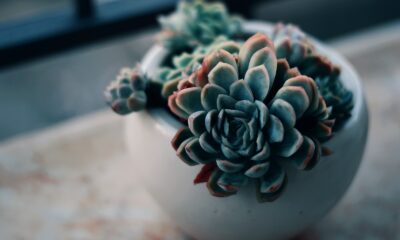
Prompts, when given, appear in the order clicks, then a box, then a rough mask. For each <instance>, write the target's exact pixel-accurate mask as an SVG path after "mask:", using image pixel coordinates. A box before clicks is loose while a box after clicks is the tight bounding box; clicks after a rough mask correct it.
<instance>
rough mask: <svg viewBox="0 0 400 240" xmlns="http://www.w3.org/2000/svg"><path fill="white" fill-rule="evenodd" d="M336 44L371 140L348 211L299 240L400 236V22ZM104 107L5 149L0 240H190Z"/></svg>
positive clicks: (0, 169) (344, 206)
mask: <svg viewBox="0 0 400 240" xmlns="http://www.w3.org/2000/svg"><path fill="white" fill-rule="evenodd" d="M331 45H332V46H333V47H334V48H336V49H337V50H338V51H339V52H341V53H342V54H344V55H345V56H346V57H347V58H348V59H349V60H350V62H351V63H352V64H353V65H354V66H355V67H356V69H357V70H358V72H359V74H360V75H361V78H362V80H363V85H364V88H365V93H366V97H367V102H368V105H369V110H370V112H369V114H370V129H369V139H368V143H367V147H366V152H365V155H364V159H363V162H362V164H361V167H360V169H359V171H358V174H357V176H356V178H355V179H354V182H353V184H352V185H351V187H350V189H349V191H348V192H347V194H346V195H345V197H344V198H343V199H342V200H341V201H340V202H339V204H338V205H337V206H336V207H335V208H334V209H333V210H332V211H331V212H330V213H329V214H328V215H327V217H325V218H324V219H322V220H321V221H320V222H318V223H316V224H315V225H313V226H312V227H310V228H309V229H307V230H306V231H305V232H303V233H302V234H300V235H299V236H297V237H296V238H295V239H297V240H299V239H312V240H313V239H400V187H399V180H400V179H399V172H400V157H399V153H398V151H399V148H398V147H399V143H400V104H399V103H400V102H399V97H398V95H399V93H400V65H399V62H400V23H399V22H397V23H396V24H392V25H390V26H387V27H384V28H379V29H375V30H372V31H368V32H364V33H359V34H357V35H354V36H350V37H346V38H343V39H338V40H336V41H333V42H331ZM123 130H124V126H123V120H122V118H120V117H118V116H115V115H114V114H113V113H111V112H110V111H107V110H104V111H100V112H96V113H92V114H89V115H85V116H82V117H79V118H75V119H73V120H70V121H68V122H64V123H62V124H59V125H56V126H54V127H51V128H47V129H45V130H41V131H37V132H34V133H30V134H25V135H20V136H18V137H15V138H13V139H9V140H7V141H4V142H2V143H0V239H5V240H8V239H41V240H42V239H43V240H47V239H135V240H136V239H138V240H153V239H154V240H155V239H158V240H169V239H174V240H179V239H190V237H188V236H185V235H184V234H183V233H182V232H181V231H180V229H179V228H178V227H176V226H174V225H173V224H172V223H171V222H172V221H170V220H169V219H168V217H166V216H165V215H164V214H163V213H162V211H161V209H159V208H158V207H157V205H156V204H155V202H154V201H153V200H152V199H151V197H150V196H149V195H148V194H147V193H146V192H145V191H144V190H143V189H142V188H141V187H140V183H139V182H138V181H136V179H135V171H136V170H135V169H133V167H132V161H131V159H130V157H129V156H128V154H127V151H126V149H125V147H124V143H123Z"/></svg>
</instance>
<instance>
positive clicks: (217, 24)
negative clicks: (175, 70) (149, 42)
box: [159, 0, 241, 51]
mask: <svg viewBox="0 0 400 240" xmlns="http://www.w3.org/2000/svg"><path fill="white" fill-rule="evenodd" d="M159 22H160V24H161V26H162V29H163V30H162V32H161V34H160V36H159V38H160V40H161V43H162V44H163V45H164V46H166V47H167V48H169V49H170V50H172V51H182V50H186V49H193V48H195V47H196V46H199V45H207V44H210V43H212V42H213V41H214V40H215V39H216V38H217V37H218V36H221V35H222V36H226V37H228V38H229V37H232V36H234V35H236V34H238V33H240V32H241V19H240V18H239V17H236V16H230V15H229V13H228V11H227V10H226V8H225V6H224V5H223V4H221V3H204V1H200V0H196V1H182V2H180V3H179V5H178V8H177V10H176V11H175V12H174V13H172V14H171V15H169V16H164V17H161V18H159Z"/></svg>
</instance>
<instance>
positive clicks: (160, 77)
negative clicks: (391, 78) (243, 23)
mask: <svg viewBox="0 0 400 240" xmlns="http://www.w3.org/2000/svg"><path fill="white" fill-rule="evenodd" d="M239 47H240V44H239V43H238V42H235V41H231V40H228V39H227V38H226V37H223V36H220V37H218V38H217V39H215V40H214V41H213V42H212V43H211V44H209V45H207V46H198V47H196V48H195V50H194V51H193V52H192V53H187V52H183V53H181V54H180V55H177V56H174V57H173V58H172V66H171V67H163V68H161V69H160V70H159V72H158V74H157V76H156V77H155V78H156V80H157V81H159V82H162V83H163V89H162V95H163V97H164V98H168V96H170V95H171V94H172V93H173V92H174V91H176V90H177V88H178V85H179V83H182V80H185V79H187V78H188V77H189V76H190V75H191V74H192V73H193V72H195V71H196V70H197V69H198V68H200V67H201V64H202V62H203V58H204V56H205V55H206V54H209V53H211V52H213V51H216V50H219V49H224V50H226V51H228V52H230V53H232V54H237V53H238V52H239Z"/></svg>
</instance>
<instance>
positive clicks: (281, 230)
mask: <svg viewBox="0 0 400 240" xmlns="http://www.w3.org/2000/svg"><path fill="white" fill-rule="evenodd" d="M245 29H246V30H247V31H248V32H266V33H268V32H269V31H271V25H269V24H265V23H257V22H248V23H246V25H245ZM316 45H317V47H318V48H319V50H320V51H321V52H323V54H325V55H326V56H328V57H329V58H330V59H331V60H332V61H333V62H335V63H336V64H338V65H340V66H341V68H342V79H343V80H344V81H345V84H346V85H347V87H348V88H349V89H351V91H352V92H353V94H354V101H355V105H354V109H353V110H352V117H351V118H350V119H349V120H348V121H347V123H346V124H345V126H344V127H343V128H342V129H341V131H339V132H337V133H336V134H335V137H334V138H332V139H331V140H330V141H328V142H327V143H326V145H327V146H328V147H330V148H331V149H332V150H333V152H334V153H333V155H331V156H329V157H322V159H321V161H320V162H319V164H318V165H317V166H316V167H315V168H314V169H312V170H311V171H299V170H296V169H294V168H293V167H289V166H287V167H286V171H287V175H288V184H287V187H286V189H285V191H284V193H283V194H282V195H281V196H280V197H279V198H278V199H277V200H275V201H274V202H271V203H262V204H260V203H258V202H257V200H256V196H255V189H254V186H252V185H250V186H248V187H246V188H243V189H240V190H239V192H238V194H236V195H233V196H230V197H227V198H216V197H213V196H211V195H210V194H209V193H208V190H207V188H206V186H205V185H204V184H199V185H193V179H194V177H195V176H196V175H197V173H198V172H199V170H200V168H201V166H195V167H190V166H187V165H186V164H184V163H183V162H182V161H181V160H179V159H178V157H177V156H176V154H175V151H174V149H173V148H172V147H171V144H170V141H171V139H172V137H173V136H174V134H175V132H176V131H177V129H178V128H179V127H180V125H181V124H180V123H179V122H177V121H176V120H175V119H174V118H172V117H171V116H170V115H169V113H167V112H166V111H164V110H152V111H143V112H140V113H134V114H131V115H130V116H129V117H127V118H126V136H127V138H126V139H127V140H126V143H127V146H128V148H129V151H130V153H131V157H132V160H133V161H135V167H136V168H135V169H134V173H135V174H136V175H137V176H138V177H139V180H140V182H141V184H142V185H143V186H144V187H145V188H146V189H147V190H148V192H149V193H150V194H151V195H152V196H153V197H154V198H155V200H156V201H157V202H158V203H159V205H160V206H161V207H162V209H163V210H164V211H165V212H166V213H167V214H168V215H169V216H170V217H171V219H172V220H173V221H175V223H176V224H177V225H178V226H179V227H181V229H183V230H184V231H185V232H187V233H188V234H189V235H191V236H194V237H195V238H196V239H199V240H213V239H216V240H217V239H218V240H221V239H230V240H232V239H252V240H254V239H283V238H288V237H290V236H293V235H294V234H296V233H298V232H299V231H301V230H303V229H304V228H306V227H307V226H309V225H310V224H312V223H314V222H316V221H317V220H319V219H321V218H322V217H323V216H324V215H325V214H326V213H327V212H328V211H329V210H330V209H332V207H333V206H334V205H335V204H336V203H337V202H338V200H339V199H340V198H341V197H342V196H343V194H344V193H345V192H346V190H347V188H348V187H349V185H350V183H351V182H352V179H353V177H354V175H355V173H356V171H357V169H358V166H359V164H360V161H361V158H362V155H363V152H364V146H365V142H366V138H367V130H368V114H367V106H366V103H365V101H364V97H363V91H362V86H361V83H360V79H359V77H358V75H357V74H356V72H355V71H354V69H353V67H352V66H351V65H350V64H349V63H348V62H347V61H346V60H345V59H344V58H343V57H342V56H340V55H339V54H338V53H337V52H335V51H333V50H331V49H329V48H328V47H326V46H324V45H322V44H321V43H319V42H316ZM166 54H167V52H166V50H165V49H163V48H162V47H160V46H154V47H153V48H152V49H150V51H149V52H148V53H147V55H146V56H145V57H144V60H143V62H142V67H143V69H144V70H145V71H146V72H147V73H149V74H154V71H155V69H156V68H157V66H159V64H160V63H161V61H162V60H163V59H164V57H165V56H166Z"/></svg>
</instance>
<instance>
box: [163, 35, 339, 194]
mask: <svg viewBox="0 0 400 240" xmlns="http://www.w3.org/2000/svg"><path fill="white" fill-rule="evenodd" d="M191 78H192V79H193V85H192V86H186V87H185V88H181V89H179V90H178V91H176V92H174V93H173V94H172V95H171V96H170V97H169V99H168V106H169V108H170V110H171V111H172V112H173V113H174V114H175V115H177V116H178V117H180V118H182V119H186V121H187V127H183V128H182V129H181V130H179V131H178V132H177V133H176V135H175V137H174V139H173V140H172V146H173V147H174V149H175V150H176V152H177V155H178V156H179V158H180V159H182V160H183V161H184V162H185V163H187V164H189V165H196V164H205V167H204V168H203V170H204V169H206V170H204V171H208V172H209V174H208V175H207V176H208V177H207V178H206V179H204V181H207V186H208V189H209V191H210V193H211V194H212V195H214V196H219V197H223V196H229V195H232V194H235V193H237V191H238V190H239V189H240V188H241V187H242V186H244V185H245V184H246V183H247V182H249V181H256V183H257V196H258V199H259V201H272V200H274V199H276V198H277V197H278V196H279V194H280V193H281V192H282V191H283V189H284V186H285V182H286V173H285V171H284V169H283V168H282V163H283V162H285V161H289V162H291V163H293V164H294V165H295V166H296V167H297V168H298V169H302V170H305V169H310V168H312V167H313V166H314V165H315V164H316V162H317V161H318V159H319V157H320V155H321V151H322V150H321V145H320V142H319V139H325V138H327V137H329V136H330V135H331V127H332V125H333V121H332V120H327V118H328V116H329V110H328V109H327V107H326V104H325V101H324V99H323V98H322V97H321V96H320V94H319V91H318V89H317V86H316V84H315V81H314V80H313V79H311V78H309V77H307V76H304V75H301V74H300V72H299V71H298V70H297V69H296V68H290V67H289V64H288V63H287V61H285V60H278V59H277V57H276V55H275V49H274V45H273V43H272V41H271V40H270V39H269V38H268V37H267V36H265V35H263V34H261V33H258V34H255V35H254V36H252V37H250V38H249V39H248V40H247V41H246V42H245V43H244V44H243V46H241V48H240V50H239V53H238V54H237V55H236V56H235V55H234V54H231V53H229V52H227V51H225V50H223V49H220V50H217V51H214V52H212V53H210V54H208V55H207V56H205V57H204V59H203V63H202V65H201V68H199V69H197V70H196V71H195V72H194V73H193V74H192V76H191ZM200 174H201V175H204V172H201V173H200Z"/></svg>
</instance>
